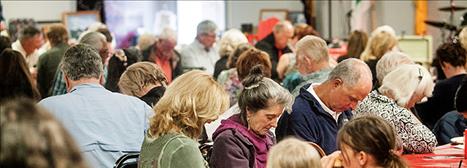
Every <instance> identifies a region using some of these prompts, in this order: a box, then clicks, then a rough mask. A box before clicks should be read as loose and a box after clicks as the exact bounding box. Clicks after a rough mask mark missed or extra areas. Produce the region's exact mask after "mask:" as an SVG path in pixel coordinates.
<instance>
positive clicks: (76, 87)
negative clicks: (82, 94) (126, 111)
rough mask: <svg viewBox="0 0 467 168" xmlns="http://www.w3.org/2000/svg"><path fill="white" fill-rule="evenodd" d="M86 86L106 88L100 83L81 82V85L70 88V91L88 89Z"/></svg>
mask: <svg viewBox="0 0 467 168" xmlns="http://www.w3.org/2000/svg"><path fill="white" fill-rule="evenodd" d="M86 88H104V87H103V86H102V85H100V84H95V83H83V84H79V85H77V86H75V87H73V88H72V89H71V90H70V93H71V92H74V91H76V90H79V89H86Z"/></svg>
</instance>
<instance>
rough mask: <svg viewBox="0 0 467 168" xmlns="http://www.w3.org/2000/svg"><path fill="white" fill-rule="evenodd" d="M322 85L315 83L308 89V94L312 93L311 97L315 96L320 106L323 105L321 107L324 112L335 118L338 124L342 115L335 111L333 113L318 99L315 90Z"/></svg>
mask: <svg viewBox="0 0 467 168" xmlns="http://www.w3.org/2000/svg"><path fill="white" fill-rule="evenodd" d="M320 84H321V83H313V84H311V85H310V87H309V88H308V89H307V91H308V92H310V93H311V95H313V97H315V99H316V100H317V101H318V103H319V105H321V107H323V110H324V111H326V112H328V113H329V114H331V116H332V118H334V120H336V123H337V119H339V116H340V115H341V113H337V112H335V111H332V110H331V109H330V108H329V107H328V106H326V105H325V104H324V103H323V101H321V99H320V98H319V97H318V95H317V94H316V92H315V90H314V88H313V87H314V86H317V85H320Z"/></svg>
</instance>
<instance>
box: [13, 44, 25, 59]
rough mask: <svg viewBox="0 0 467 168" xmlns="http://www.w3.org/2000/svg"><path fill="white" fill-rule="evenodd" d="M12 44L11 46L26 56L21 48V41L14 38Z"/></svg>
mask: <svg viewBox="0 0 467 168" xmlns="http://www.w3.org/2000/svg"><path fill="white" fill-rule="evenodd" d="M11 45H12V48H16V50H17V51H19V52H20V53H21V54H23V56H24V57H26V56H27V55H26V51H25V50H24V48H23V45H21V42H20V41H19V40H16V41H15V42H14V43H13V44H11Z"/></svg>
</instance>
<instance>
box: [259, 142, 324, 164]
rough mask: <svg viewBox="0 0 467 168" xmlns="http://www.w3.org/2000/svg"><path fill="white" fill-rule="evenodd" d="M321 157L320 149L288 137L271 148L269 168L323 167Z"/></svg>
mask: <svg viewBox="0 0 467 168" xmlns="http://www.w3.org/2000/svg"><path fill="white" fill-rule="evenodd" d="M320 159H321V156H320V155H319V153H318V151H317V150H316V149H315V148H314V147H313V146H312V145H310V144H309V143H307V142H305V141H301V140H298V139H296V138H288V139H285V140H282V141H281V142H279V143H278V144H276V145H274V146H272V148H271V150H269V153H268V163H267V168H321V162H320Z"/></svg>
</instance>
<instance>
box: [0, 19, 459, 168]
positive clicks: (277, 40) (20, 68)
mask: <svg viewBox="0 0 467 168" xmlns="http://www.w3.org/2000/svg"><path fill="white" fill-rule="evenodd" d="M193 29H196V37H195V39H194V41H193V42H192V43H191V44H189V45H187V46H183V47H181V48H177V47H176V45H177V40H176V39H177V35H176V33H175V31H174V30H172V29H170V28H164V29H163V30H162V31H161V33H160V34H157V35H153V34H144V35H142V36H141V37H140V39H138V44H137V45H135V46H132V47H128V48H114V47H113V46H112V41H113V39H114V38H113V37H112V32H110V31H109V29H108V28H107V27H106V26H105V25H103V24H98V25H95V26H93V27H91V28H89V29H88V30H87V31H85V32H83V33H82V34H81V35H80V38H79V39H78V44H74V43H70V39H69V38H70V37H69V35H68V33H67V31H66V28H65V27H64V25H62V24H54V25H52V26H50V28H49V30H48V31H47V32H45V33H42V32H41V31H39V30H38V29H37V28H35V27H33V26H28V27H25V28H23V29H22V30H20V31H19V35H20V36H19V39H18V41H16V42H13V43H12V41H10V39H9V38H8V37H5V36H0V49H1V51H0V79H1V80H0V117H1V118H0V126H1V127H0V129H1V130H2V132H0V134H1V136H0V139H1V140H2V141H1V148H0V150H1V153H2V154H1V157H0V167H59V168H61V167H106V168H107V167H113V166H115V165H116V162H117V160H118V159H119V158H121V157H122V156H125V155H128V154H137V155H139V156H138V157H137V161H134V164H137V165H138V167H151V168H152V167H164V168H165V167H168V168H170V167H173V168H178V167H214V168H224V167H229V168H230V167H233V168H235V167H239V168H244V167H250V168H266V167H268V168H285V167H295V168H302V167H303V168H310V167H326V168H327V167H333V166H335V164H336V165H338V164H342V165H341V166H343V167H393V168H402V167H407V164H406V162H405V161H404V160H403V159H402V158H401V155H402V154H409V153H432V152H433V151H434V150H435V147H436V146H438V145H443V144H446V143H449V142H450V139H451V138H453V137H458V136H462V135H463V132H464V130H465V129H466V128H467V126H466V121H467V119H466V118H467V108H466V107H465V105H466V104H467V103H466V102H467V100H466V99H467V94H466V93H467V92H466V90H467V89H466V88H467V84H466V82H467V76H466V69H467V63H466V62H467V61H466V60H467V58H466V57H467V52H466V48H465V47H466V46H467V28H464V29H462V30H461V32H460V33H459V35H458V37H456V38H455V39H454V40H450V41H448V42H445V43H443V44H441V45H440V46H439V47H438V48H437V50H436V54H435V55H436V62H434V63H437V64H438V65H439V68H440V69H439V71H441V72H443V74H444V75H445V78H446V79H441V78H440V79H436V78H437V77H440V76H434V75H433V74H431V73H430V71H429V70H428V69H427V68H426V67H425V66H422V65H419V64H418V63H417V62H415V61H414V60H412V59H411V58H412V57H411V55H408V54H407V53H404V51H401V50H400V49H399V46H398V41H397V36H396V34H395V30H394V28H392V27H390V26H387V25H385V26H381V27H378V28H377V29H375V30H374V31H373V32H371V33H370V34H369V36H367V34H366V33H365V32H361V31H353V32H352V33H351V35H349V38H350V39H349V42H348V45H347V51H348V53H347V55H344V56H343V57H341V58H340V59H339V60H334V58H332V57H330V56H329V50H328V49H329V46H328V44H327V42H326V41H325V40H324V39H323V38H321V37H320V35H319V33H318V32H316V31H315V30H314V29H313V27H311V26H309V25H306V24H298V25H295V26H294V25H292V24H291V23H290V22H288V21H280V22H278V23H277V24H276V25H275V26H274V27H273V29H272V32H271V33H270V34H269V35H268V36H266V37H265V38H264V39H262V40H260V41H258V42H257V43H256V44H254V45H252V44H250V43H248V40H247V38H246V37H245V36H244V34H243V33H242V32H241V31H239V30H237V29H235V28H233V29H229V30H227V31H225V32H224V33H223V35H222V36H221V38H219V37H218V33H219V32H220V31H221V30H218V27H217V25H216V24H215V23H214V22H213V21H210V20H205V21H202V22H200V23H199V24H198V26H197V27H196V28H193ZM44 39H45V40H47V41H48V42H47V43H48V44H50V47H46V48H45V50H44V51H39V48H40V46H42V43H43V42H44ZM336 61H339V63H338V64H334V62H336ZM200 143H201V144H200ZM206 147H207V148H206ZM201 148H203V150H201ZM25 151H27V152H29V153H27V155H26V153H25Z"/></svg>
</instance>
